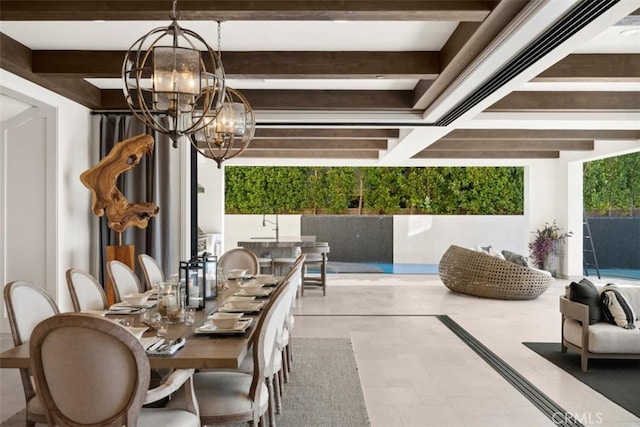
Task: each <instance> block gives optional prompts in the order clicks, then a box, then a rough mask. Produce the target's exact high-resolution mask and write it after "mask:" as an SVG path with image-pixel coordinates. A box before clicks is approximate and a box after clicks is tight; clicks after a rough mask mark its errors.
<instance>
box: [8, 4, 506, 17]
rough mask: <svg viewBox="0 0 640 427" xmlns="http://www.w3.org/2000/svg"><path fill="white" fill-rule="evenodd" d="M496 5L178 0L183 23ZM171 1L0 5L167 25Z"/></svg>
mask: <svg viewBox="0 0 640 427" xmlns="http://www.w3.org/2000/svg"><path fill="white" fill-rule="evenodd" d="M495 3H496V1H481V0H470V1H463V0H439V1H398V0H372V1H360V0H340V1H335V0H315V1H311V0H309V1H275V0H270V1H242V0H235V1H228V0H217V1H212V0H209V1H203V0H201V1H193V0H181V1H180V2H179V3H178V11H179V12H180V18H181V19H182V20H185V21H186V20H218V21H232V20H279V21H282V20H301V21H307V20H335V19H347V20H354V21H358V20H375V21H384V20H394V21H467V22H480V21H482V20H483V19H485V18H486V17H487V15H488V14H489V12H490V11H491V7H492V6H494V5H495ZM170 10H171V2H169V1H149V0H146V1H145V0H142V1H123V0H84V1H46V0H45V1H24V0H3V1H2V14H1V15H0V19H2V20H12V21H34V20H38V21H42V20H67V21H76V20H94V19H104V20H121V21H131V20H141V21H148V20H165V19H168V17H169V12H170Z"/></svg>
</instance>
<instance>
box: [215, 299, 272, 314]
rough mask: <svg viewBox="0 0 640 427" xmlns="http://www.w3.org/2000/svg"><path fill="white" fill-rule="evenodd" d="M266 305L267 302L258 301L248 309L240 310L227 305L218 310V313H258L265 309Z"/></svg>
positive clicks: (247, 307)
mask: <svg viewBox="0 0 640 427" xmlns="http://www.w3.org/2000/svg"><path fill="white" fill-rule="evenodd" d="M265 304H266V302H265V301H256V302H253V303H251V304H249V305H248V306H246V307H243V308H240V307H234V306H233V305H231V304H229V303H225V304H223V305H222V307H220V308H218V311H220V312H222V313H257V312H259V311H260V310H261V309H262V307H264V305H265Z"/></svg>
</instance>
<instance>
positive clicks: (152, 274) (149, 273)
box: [138, 254, 164, 291]
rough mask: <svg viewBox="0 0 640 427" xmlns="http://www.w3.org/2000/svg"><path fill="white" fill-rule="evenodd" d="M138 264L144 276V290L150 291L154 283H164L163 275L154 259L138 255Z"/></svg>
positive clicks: (145, 255) (149, 256)
mask: <svg viewBox="0 0 640 427" xmlns="http://www.w3.org/2000/svg"><path fill="white" fill-rule="evenodd" d="M138 262H139V263H140V266H141V267H142V273H143V274H144V283H145V290H147V291H148V290H150V289H152V288H153V285H154V283H158V282H164V273H163V272H162V268H161V267H160V264H159V263H158V261H156V259H155V258H153V257H152V256H151V255H147V254H140V255H138Z"/></svg>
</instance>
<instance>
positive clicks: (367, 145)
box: [249, 139, 387, 150]
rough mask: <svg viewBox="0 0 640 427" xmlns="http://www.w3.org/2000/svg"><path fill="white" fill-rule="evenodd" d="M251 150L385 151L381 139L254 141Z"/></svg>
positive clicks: (385, 147) (385, 146)
mask: <svg viewBox="0 0 640 427" xmlns="http://www.w3.org/2000/svg"><path fill="white" fill-rule="evenodd" d="M249 147H250V148H251V149H252V150H386V149H387V142H386V141H385V140H382V139H284V140H280V139H256V140H253V141H251V145H250V146H249Z"/></svg>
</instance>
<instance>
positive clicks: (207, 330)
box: [195, 317, 253, 335]
mask: <svg viewBox="0 0 640 427" xmlns="http://www.w3.org/2000/svg"><path fill="white" fill-rule="evenodd" d="M252 322H253V319H252V318H250V317H243V318H241V319H240V320H238V323H236V326H235V327H234V328H232V329H220V328H218V327H216V325H214V324H213V323H211V321H207V323H205V324H204V325H202V326H200V327H198V328H196V329H195V333H196V334H200V335H203V334H243V333H244V332H245V331H246V330H247V328H248V327H249V326H250V325H251V323H252Z"/></svg>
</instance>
